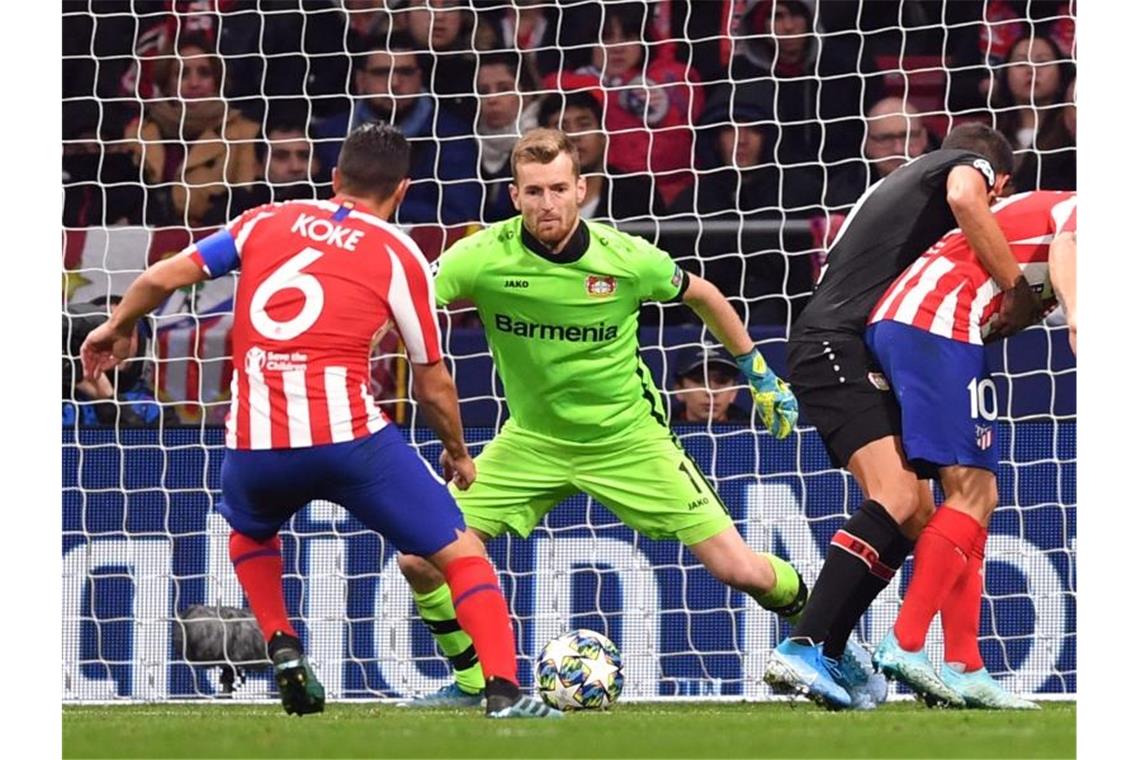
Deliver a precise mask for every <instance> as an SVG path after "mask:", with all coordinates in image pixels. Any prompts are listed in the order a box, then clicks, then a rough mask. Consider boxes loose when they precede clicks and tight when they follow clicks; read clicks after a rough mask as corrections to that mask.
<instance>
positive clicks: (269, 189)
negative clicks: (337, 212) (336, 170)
mask: <svg viewBox="0 0 1140 760" xmlns="http://www.w3.org/2000/svg"><path fill="white" fill-rule="evenodd" d="M257 158H258V162H259V165H260V166H262V167H264V168H263V170H262V173H261V175H260V176H259V177H258V180H259V181H258V182H255V183H254V184H252V185H249V186H248V187H243V188H240V189H238V190H235V191H234V192H233V196H232V198H231V203H230V208H228V209H227V208H223V207H222V206H221V205H220V204H214V205H212V206H211V207H210V213H208V214H207V215H206V217H205V219H204V220H203V222H204V223H205V224H208V225H219V226H220V225H223V224H226V223H227V222H229V221H230V220H231V219H233V218H234V217H236V216H238V215H239V214H241V213H242V212H243V211H246V210H248V209H251V208H254V207H255V206H260V205H262V204H264V203H280V202H282V201H293V200H305V199H310V198H316V197H318V193H317V186H316V183H317V181H318V178H319V177H320V176H321V175H322V171H321V169H322V167H321V163H320V160H319V159H318V158H317V156H316V153H315V152H314V151H313V143H312V141H311V140H310V139H309V135H308V133H307V132H306V130H305V127H304V126H303V124H302V123H301V122H300V121H276V122H275V123H273V124H271V125H270V126H269V127H268V129H267V130H266V133H265V139H264V140H262V141H259V142H258V144H257Z"/></svg>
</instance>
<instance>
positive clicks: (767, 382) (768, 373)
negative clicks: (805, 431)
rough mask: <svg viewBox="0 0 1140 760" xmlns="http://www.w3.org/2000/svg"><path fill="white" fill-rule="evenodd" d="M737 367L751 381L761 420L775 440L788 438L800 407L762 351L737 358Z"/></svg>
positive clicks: (749, 383) (749, 385)
mask: <svg viewBox="0 0 1140 760" xmlns="http://www.w3.org/2000/svg"><path fill="white" fill-rule="evenodd" d="M734 358H735V359H736V366H737V367H740V371H741V372H743V373H744V376H745V377H746V378H748V389H749V390H750V391H752V399H753V401H755V402H756V408H757V409H759V410H760V420H761V421H762V422H763V423H764V427H766V428H767V429H768V432H769V433H771V434H772V435H774V436H775V437H776V438H787V437H788V434H789V433H791V432H792V429H793V428H794V427H795V426H796V419H797V418H798V417H799V415H800V405H799V403H797V402H796V397H795V395H794V394H793V393H792V390H791V388H789V387H788V384H787V383H785V382H784V381H783V380H781V379H780V378H778V377H776V373H775V372H773V371H772V370H771V369H770V368H769V367H768V362H766V361H764V356H763V355H762V354H761V353H760V351H759V349H755V348H754V349H752V353H749V354H745V355H744V356H737V357H734Z"/></svg>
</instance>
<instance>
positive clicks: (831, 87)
mask: <svg viewBox="0 0 1140 760" xmlns="http://www.w3.org/2000/svg"><path fill="white" fill-rule="evenodd" d="M815 5H816V3H815V0H777V1H776V2H773V0H749V2H748V5H747V9H746V11H745V13H744V16H743V18H742V19H741V22H740V34H741V38H740V41H739V43H738V49H739V50H740V52H739V53H738V54H737V56H736V58H735V60H734V61H733V62H732V67H731V74H732V77H733V79H735V80H736V81H737V82H742V81H747V80H749V79H757V78H760V79H767V78H772V79H775V80H776V82H777V85H778V86H777V87H776V95H775V114H776V122H777V123H778V124H780V125H781V127H780V130H781V134H780V141H779V143H780V144H779V147H778V148H777V160H778V161H779V163H781V164H789V163H795V162H797V161H805V160H806V161H819V160H820V158H822V160H823V161H824V162H825V163H828V164H830V163H834V162H836V161H841V160H843V159H845V158H850V157H853V156H857V155H859V146H860V143H861V142H862V139H863V113H864V106H865V105H870V104H871V103H873V102H875V101H876V100H878V99H879V97H880V95H881V90H882V84H881V82H880V81H879V78H878V76H877V75H876V72H875V69H874V66H873V64H872V62H871V59H870V57H869V56H868V55H866V52H865V51H863V52H861V46H860V44H859V34H858V32H857V31H854V30H837V31H828V33H827V34H826V35H824V34H823V29H822V27H821V26H820V25H819V24H818V23H816V22H815V20H814V18H815ZM824 127H826V129H825V128H824Z"/></svg>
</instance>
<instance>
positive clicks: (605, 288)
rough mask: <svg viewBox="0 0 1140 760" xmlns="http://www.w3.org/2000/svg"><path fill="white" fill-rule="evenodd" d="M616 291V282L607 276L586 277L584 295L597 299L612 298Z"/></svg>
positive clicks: (592, 275) (594, 275)
mask: <svg viewBox="0 0 1140 760" xmlns="http://www.w3.org/2000/svg"><path fill="white" fill-rule="evenodd" d="M615 291H617V280H615V279H614V278H613V277H610V276H609V275H600V274H591V275H587V276H586V293H588V294H589V295H592V296H596V297H598V298H605V297H606V296H612V295H613V294H614V292H615Z"/></svg>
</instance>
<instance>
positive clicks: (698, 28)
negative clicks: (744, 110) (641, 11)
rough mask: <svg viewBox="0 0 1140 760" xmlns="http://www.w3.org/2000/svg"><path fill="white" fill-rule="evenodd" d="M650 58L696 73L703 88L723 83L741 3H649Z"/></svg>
mask: <svg viewBox="0 0 1140 760" xmlns="http://www.w3.org/2000/svg"><path fill="white" fill-rule="evenodd" d="M650 7H651V9H652V13H653V28H652V34H651V35H650V39H651V40H652V42H653V50H654V52H653V54H654V55H655V56H665V57H668V58H673V59H675V60H677V61H680V62H682V63H687V64H689V65H691V66H692V67H693V68H694V69H696V71H697V74H698V76H699V77H700V81H701V82H704V83H706V84H717V83H720V82H724V81H725V79H726V78H727V76H728V65H729V63H730V62H731V61H732V53H733V50H734V47H735V45H734V39H735V38H736V35H737V30H738V27H739V25H740V18H741V16H742V15H743V13H744V10H745V4H744V3H743V2H741V1H740V0H702V2H700V3H699V4H693V3H692V2H690V0H651V2H650Z"/></svg>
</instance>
